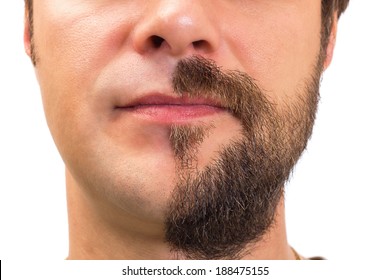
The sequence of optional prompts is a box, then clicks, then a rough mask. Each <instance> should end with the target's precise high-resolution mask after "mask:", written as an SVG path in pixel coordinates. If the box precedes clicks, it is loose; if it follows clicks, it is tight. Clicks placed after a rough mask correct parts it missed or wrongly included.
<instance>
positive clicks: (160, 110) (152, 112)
mask: <svg viewBox="0 0 390 280" xmlns="http://www.w3.org/2000/svg"><path fill="white" fill-rule="evenodd" d="M121 110H124V111H126V112H129V113H131V114H132V115H134V116H137V117H140V118H143V119H146V120H149V121H153V122H158V123H185V122H190V121H193V120H196V119H199V118H203V117H208V116H212V115H215V114H218V113H222V112H224V111H225V110H224V109H223V108H220V107H215V106H209V105H140V106H135V107H129V108H121Z"/></svg>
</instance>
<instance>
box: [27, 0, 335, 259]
mask: <svg viewBox="0 0 390 280" xmlns="http://www.w3.org/2000/svg"><path fill="white" fill-rule="evenodd" d="M215 14H218V17H215ZM26 22H27V24H26V29H25V45H26V51H27V53H28V54H29V55H31V37H30V32H29V26H28V21H26ZM336 26H337V21H336V16H335V20H334V23H333V27H332V33H331V35H330V37H329V38H330V40H329V44H328V45H327V46H326V49H325V54H326V56H325V57H324V62H323V68H326V67H327V66H328V65H329V63H330V62H331V58H332V53H333V48H334V42H335V36H336ZM320 33H321V2H320V1H312V0H303V1H287V0H282V1H269V0H260V1H253V0H245V1H226V0H215V1H207V0H204V1H180V0H165V1H140V0H135V1H108V0H101V1H76V0H67V1H59V0H41V1H35V2H34V38H33V42H34V50H35V52H34V54H35V58H36V74H37V78H38V81H39V84H40V86H41V91H42V98H43V104H44V109H45V114H46V118H47V123H48V126H49V128H50V131H51V133H52V135H53V139H54V141H55V143H56V145H57V147H58V150H59V152H60V154H61V156H62V158H63V160H64V162H65V165H66V175H67V193H68V211H69V230H70V251H69V258H70V259H144V258H145V259H150V258H153V259H155V258H157V259H170V258H178V257H179V258H181V257H184V256H185V254H184V255H181V254H180V252H179V253H177V252H172V251H171V248H170V247H169V246H168V244H167V243H166V240H165V220H166V215H167V212H168V211H169V205H170V201H171V197H172V191H173V190H174V188H175V186H176V185H177V183H178V182H177V181H178V178H177V172H176V168H177V162H176V157H175V152H174V150H173V149H172V145H171V142H170V135H171V124H172V120H169V121H168V122H162V121H161V120H159V121H156V120H155V119H153V120H151V119H150V118H145V115H143V114H133V113H128V112H124V111H122V110H118V109H117V108H118V107H124V106H126V105H127V104H129V103H132V102H134V101H135V100H137V99H138V98H141V97H143V96H145V95H168V96H174V89H173V87H172V83H171V77H172V75H173V73H174V71H175V67H176V66H177V64H178V62H179V61H180V60H181V59H183V58H188V57H192V56H194V55H196V56H201V57H204V58H207V59H211V60H213V61H215V63H216V64H217V65H218V66H220V67H221V68H223V69H226V70H238V71H242V72H245V73H247V74H248V75H249V76H251V77H253V78H254V79H255V81H256V83H257V84H258V86H259V87H260V88H262V89H264V91H265V92H266V93H267V95H266V96H267V99H268V101H269V102H270V103H272V104H274V109H275V112H278V113H279V114H283V112H285V111H286V110H287V108H288V105H289V104H295V103H296V102H297V100H298V99H299V98H301V97H302V94H301V93H302V92H304V87H305V85H306V82H307V80H309V79H310V78H311V77H312V76H313V75H314V74H313V73H314V72H315V71H316V66H317V63H318V58H319V56H320V49H321V34H320ZM173 122H175V123H179V124H183V123H184V124H188V123H190V124H192V125H199V124H202V125H203V124H206V125H211V126H212V129H211V130H210V131H208V133H207V137H205V139H204V140H203V141H202V142H201V143H200V144H199V145H198V147H197V167H198V168H199V170H203V169H204V168H205V166H206V165H207V164H209V163H210V162H211V161H212V159H213V158H214V157H215V155H216V152H217V151H219V150H220V147H221V146H223V145H226V144H228V143H230V142H231V141H234V140H237V139H239V138H240V137H242V123H241V122H240V121H239V120H238V119H237V118H236V117H235V116H234V115H233V114H231V113H229V112H227V111H223V112H218V113H216V114H212V115H208V116H205V117H199V118H191V119H190V120H188V119H185V120H182V119H180V120H177V119H176V120H175V121H173ZM275 212H276V214H275V217H274V223H273V226H272V227H271V228H269V230H268V232H267V233H266V235H265V236H264V238H262V239H261V240H259V241H257V242H255V243H252V244H251V245H250V246H248V248H246V251H247V252H248V253H247V254H245V255H244V256H241V257H242V258H257V259H292V258H294V255H293V253H292V251H291V249H290V247H289V245H288V243H287V238H286V233H285V222H284V201H283V197H282V198H281V199H280V200H279V201H278V203H277V206H276V207H275Z"/></svg>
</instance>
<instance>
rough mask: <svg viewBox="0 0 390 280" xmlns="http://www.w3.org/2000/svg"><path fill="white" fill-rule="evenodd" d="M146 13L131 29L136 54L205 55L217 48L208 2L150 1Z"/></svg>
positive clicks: (216, 31)
mask: <svg viewBox="0 0 390 280" xmlns="http://www.w3.org/2000/svg"><path fill="white" fill-rule="evenodd" d="M212 2H213V1H211V3H212ZM145 10H146V12H145V13H143V15H142V17H141V18H140V20H139V21H138V22H137V24H136V25H135V27H134V29H133V36H132V42H133V47H134V49H135V50H136V51H137V52H139V53H142V54H144V53H151V52H152V53H153V52H164V53H166V54H169V55H171V56H185V55H189V54H200V55H206V54H208V53H212V52H214V51H215V50H216V49H217V48H218V44H219V36H218V29H217V26H216V23H215V16H214V17H213V16H212V14H211V13H213V12H214V11H212V4H210V0H205V1H202V0H200V1H194V0H162V1H152V3H150V4H148V5H147V8H146V9H145Z"/></svg>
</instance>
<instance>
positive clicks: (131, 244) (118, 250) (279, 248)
mask: <svg viewBox="0 0 390 280" xmlns="http://www.w3.org/2000/svg"><path fill="white" fill-rule="evenodd" d="M66 178H67V182H66V185H67V199H68V219H69V256H68V259H79V260H80V259H89V260H98V259H99V260H121V259H122V260H123V259H138V260H140V259H164V260H168V259H175V258H177V254H175V253H172V252H171V251H170V249H169V247H168V245H167V244H166V243H165V241H164V236H165V233H164V227H163V224H162V223H158V222H149V221H145V220H140V219H137V217H136V216H132V215H130V214H129V213H128V212H125V211H123V210H122V209H119V208H115V207H114V206H113V205H111V204H109V203H107V202H105V201H104V200H103V199H100V198H99V197H98V196H92V195H90V193H88V194H87V193H86V192H85V191H84V190H83V189H82V188H80V186H79V185H78V184H77V182H76V181H75V180H74V178H73V177H72V176H71V174H70V173H69V172H67V174H66ZM284 212H285V211H284V198H283V197H282V199H281V201H280V202H279V205H278V209H277V213H276V215H275V220H274V224H273V226H272V227H271V228H270V230H269V231H268V233H267V234H266V236H264V237H263V238H262V239H261V240H260V241H258V242H257V243H254V244H251V245H250V246H248V248H247V250H246V251H247V252H248V253H247V254H246V255H245V257H244V259H267V260H273V259H295V256H294V253H293V251H292V250H291V248H290V246H289V245H288V243H287V235H286V227H285V214H284Z"/></svg>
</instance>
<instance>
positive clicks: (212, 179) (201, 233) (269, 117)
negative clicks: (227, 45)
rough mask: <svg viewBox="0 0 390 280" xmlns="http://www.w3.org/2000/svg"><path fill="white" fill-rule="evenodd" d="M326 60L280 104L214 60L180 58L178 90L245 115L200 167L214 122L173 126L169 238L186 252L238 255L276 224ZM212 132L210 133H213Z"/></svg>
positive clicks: (206, 256) (305, 136) (175, 247)
mask: <svg viewBox="0 0 390 280" xmlns="http://www.w3.org/2000/svg"><path fill="white" fill-rule="evenodd" d="M321 66H322V59H320V58H319V59H318V64H317V67H316V68H315V69H314V71H313V73H314V74H313V75H312V77H310V79H308V81H306V83H305V88H304V89H303V90H302V92H297V97H296V100H295V101H294V102H291V103H290V104H283V105H284V107H283V110H281V109H278V108H277V107H276V105H274V104H273V103H272V102H271V101H270V100H269V98H268V97H267V96H266V94H265V93H264V90H261V89H260V88H259V86H258V85H257V84H256V82H255V81H254V79H252V78H251V77H250V76H248V75H247V74H245V73H243V72H239V71H225V72H224V71H222V70H221V68H219V67H218V66H217V65H216V64H215V63H214V62H213V61H210V60H206V59H204V58H200V57H191V58H188V59H184V60H182V61H180V62H179V63H178V65H177V68H176V71H175V72H174V74H173V87H174V90H175V92H176V93H177V94H178V95H180V96H187V97H206V98H212V99H216V100H219V101H220V102H221V103H222V104H223V107H224V108H226V110H228V111H229V112H230V113H231V114H232V115H234V116H235V117H236V118H238V119H239V120H240V121H241V125H242V128H243V130H242V135H241V137H240V138H239V139H238V140H237V139H236V140H232V141H231V143H228V144H227V145H225V146H224V147H221V150H220V151H219V153H218V156H217V157H215V158H214V159H212V160H211V162H210V163H209V164H208V165H206V166H205V167H204V168H202V170H199V169H198V168H197V164H196V159H197V156H196V155H197V152H198V147H199V145H201V143H202V142H203V140H204V138H205V137H212V136H210V135H211V134H210V133H209V132H210V130H211V129H212V127H210V126H204V125H200V126H199V125H198V126H197V125H185V126H180V125H175V126H172V128H171V136H170V142H171V146H172V149H173V151H174V154H175V158H176V165H177V168H176V169H177V174H178V183H177V185H176V187H175V188H174V190H173V192H172V197H171V201H170V205H169V211H168V213H167V218H166V223H165V224H166V242H167V243H168V244H169V246H170V247H171V250H172V251H174V252H176V253H177V254H178V255H181V256H184V257H185V258H188V259H239V258H242V257H243V256H244V255H245V254H246V253H247V251H246V250H247V248H248V245H250V244H252V243H255V242H257V241H259V240H261V239H262V238H263V237H264V235H265V234H266V233H267V231H268V230H269V229H270V228H271V227H272V223H273V221H274V218H275V213H276V209H277V206H278V203H279V201H280V199H281V196H282V195H283V190H284V184H285V182H286V181H287V180H288V177H289V174H290V172H291V170H292V169H293V167H294V165H295V164H296V162H297V161H298V159H299V157H300V155H301V153H302V152H303V150H304V149H305V147H306V145H307V141H308V139H309V138H310V135H311V133H312V128H313V124H314V119H315V114H316V110H317V104H318V99H319V80H320V77H321V72H322V68H321ZM209 134H210V135H209Z"/></svg>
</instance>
